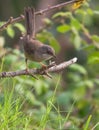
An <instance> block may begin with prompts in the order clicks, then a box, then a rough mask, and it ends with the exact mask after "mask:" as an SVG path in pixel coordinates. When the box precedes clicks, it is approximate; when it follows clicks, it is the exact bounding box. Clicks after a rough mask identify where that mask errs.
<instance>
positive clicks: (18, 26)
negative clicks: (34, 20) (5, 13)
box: [14, 23, 25, 32]
mask: <svg viewBox="0 0 99 130" xmlns="http://www.w3.org/2000/svg"><path fill="white" fill-rule="evenodd" d="M14 26H15V27H17V28H18V29H19V30H20V31H22V32H25V27H24V26H23V25H22V24H21V23H15V24H14Z"/></svg>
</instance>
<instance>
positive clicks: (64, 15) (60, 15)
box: [52, 12, 71, 19]
mask: <svg viewBox="0 0 99 130" xmlns="http://www.w3.org/2000/svg"><path fill="white" fill-rule="evenodd" d="M67 16H71V13H70V12H58V13H56V14H54V15H53V17H52V18H53V19H54V18H57V17H67Z"/></svg>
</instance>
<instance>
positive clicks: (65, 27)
mask: <svg viewBox="0 0 99 130" xmlns="http://www.w3.org/2000/svg"><path fill="white" fill-rule="evenodd" d="M69 30H70V26H69V25H60V26H58V27H57V31H58V32H60V33H66V32H68V31H69Z"/></svg>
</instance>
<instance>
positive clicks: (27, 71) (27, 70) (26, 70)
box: [25, 68, 38, 80]
mask: <svg viewBox="0 0 99 130" xmlns="http://www.w3.org/2000/svg"><path fill="white" fill-rule="evenodd" d="M25 72H26V73H27V74H29V75H31V76H32V77H33V78H35V79H37V80H38V78H37V77H36V76H35V75H34V74H31V73H30V72H29V69H28V68H26V69H25Z"/></svg>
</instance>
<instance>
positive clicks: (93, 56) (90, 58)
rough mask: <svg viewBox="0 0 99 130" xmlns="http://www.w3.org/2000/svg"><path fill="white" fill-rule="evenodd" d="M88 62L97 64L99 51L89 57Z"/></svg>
mask: <svg viewBox="0 0 99 130" xmlns="http://www.w3.org/2000/svg"><path fill="white" fill-rule="evenodd" d="M88 63H89V64H92V63H93V64H96V63H99V52H98V51H95V52H93V53H92V54H91V55H89V57H88Z"/></svg>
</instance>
